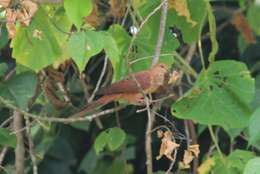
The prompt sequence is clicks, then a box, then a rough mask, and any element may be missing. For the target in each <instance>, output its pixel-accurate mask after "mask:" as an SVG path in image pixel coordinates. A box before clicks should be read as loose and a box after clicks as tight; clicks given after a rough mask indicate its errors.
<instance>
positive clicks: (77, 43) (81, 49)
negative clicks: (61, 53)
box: [69, 31, 104, 71]
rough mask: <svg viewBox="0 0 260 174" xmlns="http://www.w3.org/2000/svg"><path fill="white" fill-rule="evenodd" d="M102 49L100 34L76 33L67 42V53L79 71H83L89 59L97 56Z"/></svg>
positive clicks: (89, 32) (92, 32) (91, 32)
mask: <svg viewBox="0 0 260 174" xmlns="http://www.w3.org/2000/svg"><path fill="white" fill-rule="evenodd" d="M103 47H104V43H103V35H102V34H101V33H100V32H95V31H86V32H76V33H73V35H72V36H71V38H70V40H69V53H70V55H71V56H72V59H73V60H74V61H75V63H76V64H77V66H78V67H79V70H80V71H83V70H84V68H85V66H86V64H87V62H88V60H89V59H90V57H92V56H94V55H96V54H98V53H99V52H100V51H101V50H102V49H103Z"/></svg>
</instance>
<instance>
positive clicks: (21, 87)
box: [0, 72, 37, 110]
mask: <svg viewBox="0 0 260 174" xmlns="http://www.w3.org/2000/svg"><path fill="white" fill-rule="evenodd" d="M36 84H37V77H36V75H35V74H34V73H32V72H23V73H21V74H18V75H16V76H14V77H13V78H12V79H11V80H9V81H7V82H6V83H3V84H0V96H2V97H3V98H5V99H6V100H10V101H11V102H13V103H14V104H16V105H17V106H18V107H19V108H21V109H24V110H25V109H27V105H28V101H29V99H30V98H31V97H33V95H34V93H35V88H36Z"/></svg>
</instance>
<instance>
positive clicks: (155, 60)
mask: <svg viewBox="0 0 260 174" xmlns="http://www.w3.org/2000/svg"><path fill="white" fill-rule="evenodd" d="M167 11H168V1H165V2H164V3H163V6H162V12H161V19H160V28H159V34H158V40H157V43H156V49H155V55H154V57H153V62H152V64H153V65H155V64H157V63H158V62H159V58H160V54H161V49H162V45H163V40H164V33H165V26H166V20H167Z"/></svg>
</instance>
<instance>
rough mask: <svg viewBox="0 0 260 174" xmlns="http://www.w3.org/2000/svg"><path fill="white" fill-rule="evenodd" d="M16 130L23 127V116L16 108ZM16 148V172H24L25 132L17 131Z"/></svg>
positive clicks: (17, 173)
mask: <svg viewBox="0 0 260 174" xmlns="http://www.w3.org/2000/svg"><path fill="white" fill-rule="evenodd" d="M13 126H14V131H17V130H20V129H22V128H23V117H22V115H21V113H19V112H17V111H15V110H14V124H13ZM16 139H17V143H16V148H15V173H16V174H24V162H25V148H24V138H23V132H17V133H16Z"/></svg>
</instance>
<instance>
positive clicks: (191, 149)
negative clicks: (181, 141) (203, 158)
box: [188, 144, 200, 158]
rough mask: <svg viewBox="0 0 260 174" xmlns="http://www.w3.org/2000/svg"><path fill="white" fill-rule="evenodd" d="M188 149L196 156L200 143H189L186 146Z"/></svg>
mask: <svg viewBox="0 0 260 174" xmlns="http://www.w3.org/2000/svg"><path fill="white" fill-rule="evenodd" d="M188 151H190V152H192V153H193V154H194V156H195V157H197V158H198V156H199V153H200V145H199V144H194V145H190V146H189V147H188Z"/></svg>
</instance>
